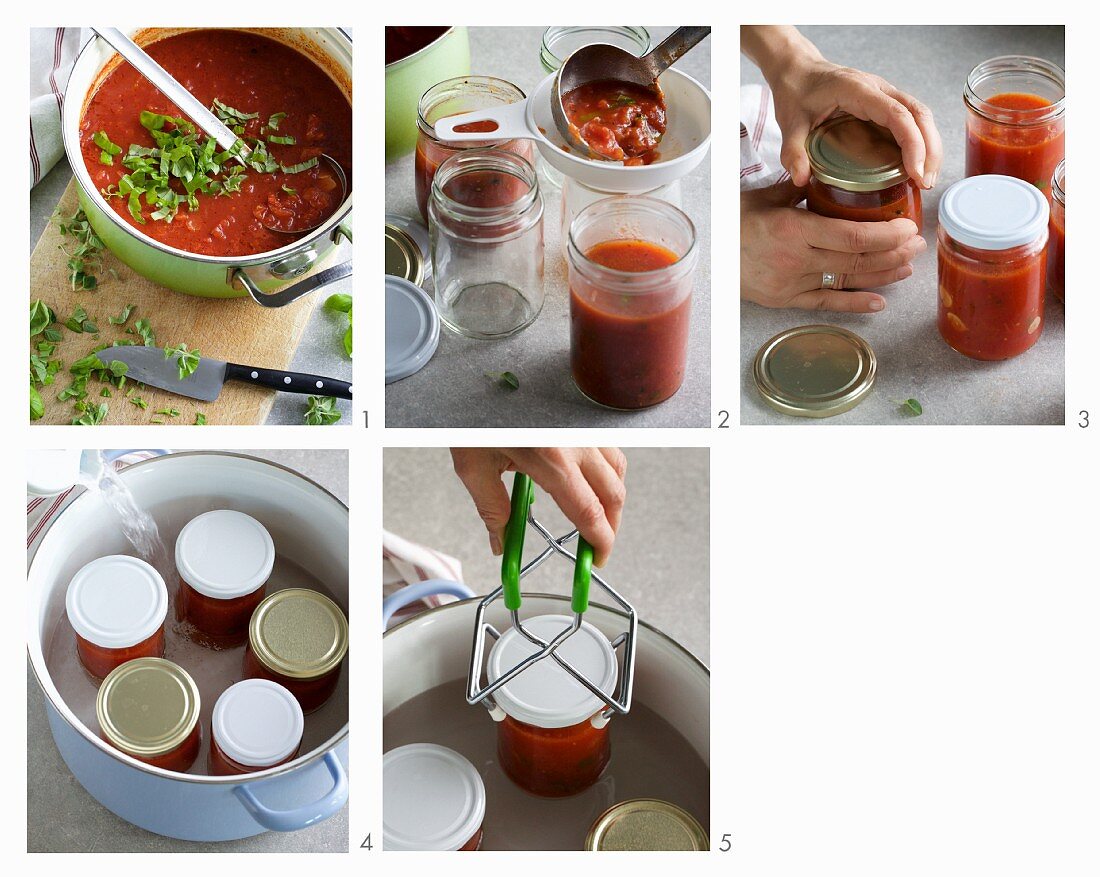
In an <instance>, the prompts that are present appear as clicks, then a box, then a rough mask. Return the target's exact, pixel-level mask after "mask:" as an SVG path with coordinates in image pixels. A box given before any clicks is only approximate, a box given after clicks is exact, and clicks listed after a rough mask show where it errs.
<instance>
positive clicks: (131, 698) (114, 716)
mask: <svg viewBox="0 0 1100 877" xmlns="http://www.w3.org/2000/svg"><path fill="white" fill-rule="evenodd" d="M200 706H201V703H200V699H199V687H198V686H197V685H196V684H195V680H194V679H192V678H191V675H190V674H189V673H188V672H187V671H186V670H184V669H183V668H182V667H181V666H179V664H174V663H173V662H171V661H166V660H165V659H164V658H137V659H136V660H133V661H127V662H126V663H125V664H122V665H120V666H118V667H116V668H115V669H114V670H112V671H111V673H110V674H109V675H108V676H107V678H106V679H104V680H103V684H102V685H101V686H100V687H99V693H98V695H97V696H96V718H98V719H99V730H100V733H101V734H102V736H103V739H105V740H106V741H107V742H108V743H110V744H111V745H112V746H113V747H115V749H118V750H119V751H120V752H125V753H126V754H127V755H130V756H132V757H134V758H136V759H137V760H138V761H143V762H145V763H146V764H149V765H152V766H153V767H159V768H163V769H164V770H174V771H176V772H177V773H186V772H187V771H188V770H190V768H191V765H193V764H194V763H195V759H196V758H197V757H198V754H199V748H200V747H201V745H202V726H201V725H200V723H199V709H200Z"/></svg>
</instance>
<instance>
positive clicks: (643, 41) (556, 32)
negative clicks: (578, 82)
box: [539, 24, 653, 73]
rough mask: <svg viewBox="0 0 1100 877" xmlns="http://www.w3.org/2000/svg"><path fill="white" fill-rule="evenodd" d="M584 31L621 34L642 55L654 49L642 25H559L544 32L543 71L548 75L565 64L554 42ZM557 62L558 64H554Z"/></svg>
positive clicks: (541, 54)
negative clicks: (555, 48)
mask: <svg viewBox="0 0 1100 877" xmlns="http://www.w3.org/2000/svg"><path fill="white" fill-rule="evenodd" d="M584 31H594V32H596V33H608V32H614V33H617V34H621V35H622V36H625V37H627V38H629V39H631V40H633V42H634V44H635V45H636V46H637V47H638V48H639V49H641V54H642V55H644V54H645V53H646V52H648V51H649V50H650V49H651V48H652V47H653V38H652V36H650V33H649V30H648V29H647V28H645V27H642V26H641V25H610V26H603V27H600V26H595V25H594V26H590V25H580V24H578V25H557V26H554V27H548V28H546V30H544V31H543V32H542V44H541V47H540V49H539V59H540V60H541V61H542V66H543V69H545V70H546V71H547V72H548V73H553V72H554V71H555V70H557V69H558V68H559V67H561V65H562V64H563V63H564V61H565V58H561V57H559V56H558V54H557V53H556V52H555V51H554V47H553V46H554V41H555V40H557V39H560V38H561V37H564V36H568V35H569V34H575V33H583V32H584ZM553 62H556V63H553Z"/></svg>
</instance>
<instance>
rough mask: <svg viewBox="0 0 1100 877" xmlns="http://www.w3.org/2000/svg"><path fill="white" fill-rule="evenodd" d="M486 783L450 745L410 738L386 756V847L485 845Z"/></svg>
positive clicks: (462, 848) (468, 849) (468, 847)
mask: <svg viewBox="0 0 1100 877" xmlns="http://www.w3.org/2000/svg"><path fill="white" fill-rule="evenodd" d="M484 819H485V783H484V782H483V781H482V779H481V774H479V773H478V772H477V768H475V767H474V766H473V765H472V764H471V763H470V762H469V760H468V759H466V758H465V757H463V756H462V755H459V754H458V753H457V752H455V751H454V750H453V749H448V748H447V747H446V746H438V745H436V744H435V743H411V744H409V745H408V746H400V747H398V748H397V749H391V750H390V751H389V752H387V753H386V754H385V755H384V756H383V758H382V848H383V849H384V850H399V851H414V850H432V851H442V850H455V851H460V852H472V851H474V850H477V849H478V848H479V847H480V846H481V838H482V822H483V821H484Z"/></svg>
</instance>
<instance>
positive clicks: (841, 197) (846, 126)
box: [806, 113, 923, 232]
mask: <svg viewBox="0 0 1100 877" xmlns="http://www.w3.org/2000/svg"><path fill="white" fill-rule="evenodd" d="M806 152H807V154H808V155H809V159H810V172H811V173H810V185H809V188H808V189H807V191H806V208H807V209H808V210H809V211H810V212H811V213H816V214H817V215H818V216H827V217H830V218H832V219H847V220H851V221H854V222H889V221H890V220H891V219H899V218H903V219H911V220H912V221H913V222H914V223H916V226H917V231H918V232H920V230H921V228H922V224H923V216H922V211H921V194H920V188H919V187H918V186H917V184H916V182H914V181H913V180H912V179H910V177H909V174H908V172H907V171H906V170H905V166H904V164H903V163H902V157H901V147H900V146H898V144H897V141H896V140H894V135H893V134H891V133H890V132H889V130H887V129H886V128H883V127H882V126H881V125H876V124H875V123H874V122H866V121H864V120H863V119H857V118H856V117H855V116H852V115H848V114H847V113H845V114H842V115H839V116H833V117H832V118H830V119H827V120H826V121H824V122H823V123H822V124H820V125H818V126H817V127H816V128H814V130H813V131H811V132H810V136H809V137H808V138H807V139H806Z"/></svg>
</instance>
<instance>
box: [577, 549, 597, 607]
mask: <svg viewBox="0 0 1100 877" xmlns="http://www.w3.org/2000/svg"><path fill="white" fill-rule="evenodd" d="M594 554H595V552H593V551H592V546H591V545H589V544H588V542H587V541H586V540H585V538H584V537H583V536H578V537H577V564H576V566H574V567H573V611H574V612H576V613H577V614H578V615H581V614H583V613H584V612H586V611H587V610H588V586H589V585H590V584H591V583H592V558H593V556H594Z"/></svg>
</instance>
